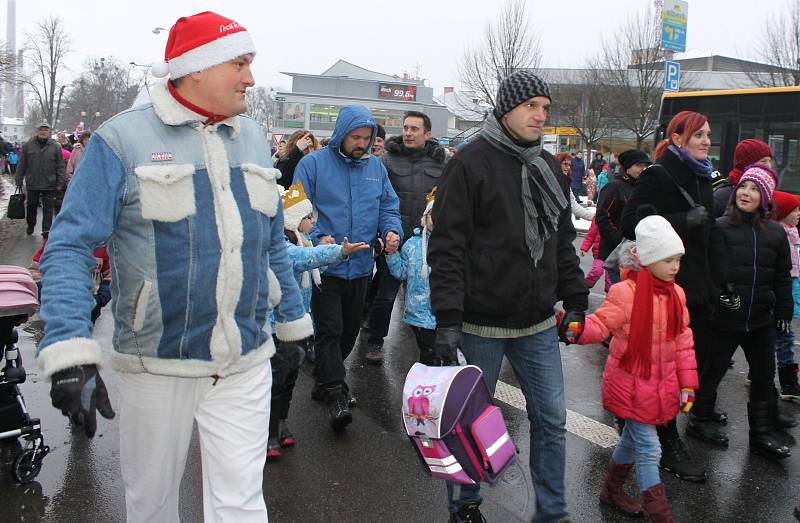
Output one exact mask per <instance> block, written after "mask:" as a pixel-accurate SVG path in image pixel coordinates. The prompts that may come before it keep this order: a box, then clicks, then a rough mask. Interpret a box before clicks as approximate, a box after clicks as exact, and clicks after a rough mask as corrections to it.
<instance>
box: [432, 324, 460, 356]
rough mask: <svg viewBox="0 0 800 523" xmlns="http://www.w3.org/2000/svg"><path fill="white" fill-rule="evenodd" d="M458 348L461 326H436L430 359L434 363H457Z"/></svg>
mask: <svg viewBox="0 0 800 523" xmlns="http://www.w3.org/2000/svg"><path fill="white" fill-rule="evenodd" d="M460 348H461V327H457V326H453V327H438V328H437V329H436V341H435V343H434V346H433V357H432V358H431V360H432V361H433V364H434V365H458V350H459V349H460Z"/></svg>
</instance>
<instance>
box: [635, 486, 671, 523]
mask: <svg viewBox="0 0 800 523" xmlns="http://www.w3.org/2000/svg"><path fill="white" fill-rule="evenodd" d="M642 508H643V509H644V513H645V514H647V517H649V518H650V521H653V522H655V523H675V520H674V519H672V512H671V511H670V510H669V503H667V493H666V490H665V489H664V484H663V483H659V484H658V485H653V486H652V487H650V488H649V489H647V490H645V491H644V492H642Z"/></svg>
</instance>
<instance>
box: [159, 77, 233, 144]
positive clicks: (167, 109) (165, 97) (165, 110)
mask: <svg viewBox="0 0 800 523" xmlns="http://www.w3.org/2000/svg"><path fill="white" fill-rule="evenodd" d="M150 101H151V102H152V103H153V110H154V111H155V112H156V116H158V118H159V119H160V120H161V121H162V122H164V123H165V124H167V125H184V124H186V123H187V122H204V121H205V120H206V117H205V116H202V115H200V114H197V113H196V112H194V111H192V110H191V109H189V108H188V107H186V106H185V105H182V104H181V103H180V102H178V101H177V100H176V99H175V98H174V97H173V96H172V95H171V94H170V93H169V91H168V90H167V80H160V81H157V82H156V83H155V85H154V86H153V87H152V88H151V89H150ZM214 125H216V126H219V125H227V126H229V127H230V128H231V138H236V137H237V136H239V131H240V129H241V125H242V124H241V122H240V120H239V116H231V117H230V118H226V119H224V120H222V121H221V122H219V123H218V124H214Z"/></svg>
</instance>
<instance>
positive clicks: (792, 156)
mask: <svg viewBox="0 0 800 523" xmlns="http://www.w3.org/2000/svg"><path fill="white" fill-rule="evenodd" d="M681 111H696V112H698V113H701V114H703V115H705V116H706V117H708V121H709V123H710V125H711V150H710V151H709V157H710V158H711V160H712V162H713V163H714V168H715V169H716V170H717V171H719V173H720V174H721V175H722V176H723V177H724V176H727V175H728V172H730V170H731V169H733V151H734V149H735V148H736V144H737V143H739V142H740V141H742V140H744V139H746V138H757V139H759V140H762V141H764V142H766V143H768V144H769V146H770V147H771V148H772V151H773V153H774V154H775V167H776V169H777V171H778V174H779V175H780V183H779V187H780V188H781V189H782V190H784V191H787V192H792V193H795V194H800V165H799V162H800V87H771V88H764V89H736V90H725V91H697V92H683V93H665V94H664V97H663V98H662V100H661V114H660V116H659V126H658V130H657V131H656V143H658V141H659V140H661V139H662V138H664V133H665V131H666V129H667V124H669V121H670V120H671V119H672V117H673V116H675V115H676V114H678V113H679V112H681Z"/></svg>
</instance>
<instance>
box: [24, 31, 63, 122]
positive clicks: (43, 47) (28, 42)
mask: <svg viewBox="0 0 800 523" xmlns="http://www.w3.org/2000/svg"><path fill="white" fill-rule="evenodd" d="M24 49H25V54H26V56H27V61H28V62H29V63H30V65H31V71H30V74H29V75H25V76H24V77H23V79H22V82H23V83H24V84H25V85H27V86H28V88H29V89H30V91H31V93H32V94H33V97H34V101H35V103H36V104H38V106H39V109H40V111H41V114H42V116H43V117H44V119H45V120H46V121H47V122H49V123H50V125H51V126H55V123H56V122H55V121H54V120H55V117H56V112H57V110H56V106H57V105H58V103H59V102H60V98H61V96H62V95H63V94H64V89H65V88H66V84H62V83H60V81H59V74H60V73H61V72H63V70H64V69H65V65H64V58H65V57H66V55H67V53H69V51H70V37H69V35H68V34H67V32H66V30H65V28H64V23H63V21H62V20H61V18H59V17H56V16H50V17H48V18H45V19H42V20H40V21H39V22H38V23H37V24H36V26H35V29H34V31H33V32H30V33H26V34H25V48H24Z"/></svg>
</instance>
